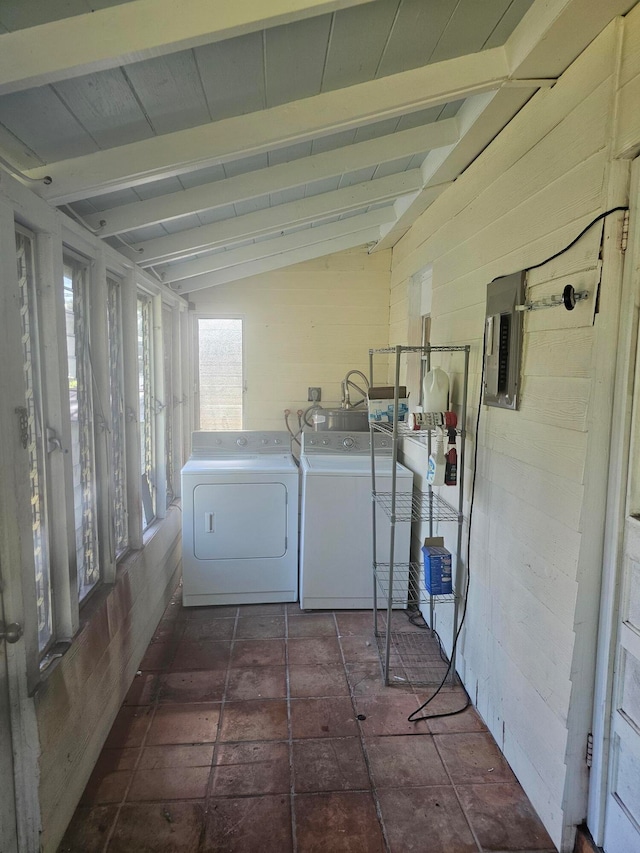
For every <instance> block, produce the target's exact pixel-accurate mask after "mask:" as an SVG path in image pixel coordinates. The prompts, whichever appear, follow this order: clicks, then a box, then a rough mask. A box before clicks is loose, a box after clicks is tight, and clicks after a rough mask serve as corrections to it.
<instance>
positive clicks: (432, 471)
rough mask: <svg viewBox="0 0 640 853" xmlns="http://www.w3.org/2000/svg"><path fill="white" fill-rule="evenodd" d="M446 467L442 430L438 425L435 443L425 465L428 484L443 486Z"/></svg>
mask: <svg viewBox="0 0 640 853" xmlns="http://www.w3.org/2000/svg"><path fill="white" fill-rule="evenodd" d="M446 467H447V459H446V457H445V455H444V430H443V428H442V427H438V430H437V434H436V444H435V447H434V448H433V451H432V453H431V456H429V464H428V466H427V483H429V485H430V486H443V485H444V473H445V469H446Z"/></svg>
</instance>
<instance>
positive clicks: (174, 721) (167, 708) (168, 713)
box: [146, 702, 220, 746]
mask: <svg viewBox="0 0 640 853" xmlns="http://www.w3.org/2000/svg"><path fill="white" fill-rule="evenodd" d="M219 718H220V705H217V704H214V703H205V702H202V703H193V704H190V705H177V704H176V705H161V706H159V707H158V710H157V711H156V715H155V717H154V720H153V723H152V724H151V727H150V729H149V735H148V737H147V741H146V743H147V746H156V745H158V744H165V743H167V744H170V743H209V742H213V741H215V739H216V735H217V731H218V720H219Z"/></svg>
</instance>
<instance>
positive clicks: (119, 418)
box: [107, 276, 129, 557]
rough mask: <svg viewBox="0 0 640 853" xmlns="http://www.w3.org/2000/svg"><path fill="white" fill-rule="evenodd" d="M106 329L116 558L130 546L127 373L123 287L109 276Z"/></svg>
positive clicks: (110, 463) (109, 435) (110, 466)
mask: <svg viewBox="0 0 640 853" xmlns="http://www.w3.org/2000/svg"><path fill="white" fill-rule="evenodd" d="M107 326H108V338H109V355H108V359H109V408H110V414H111V428H110V430H109V434H108V463H107V464H108V473H109V506H110V509H111V516H110V517H111V522H110V523H111V525H112V528H111V529H112V535H113V544H114V548H115V556H116V557H117V556H119V555H120V554H122V553H123V552H124V551H125V550H126V548H127V546H128V544H129V535H128V520H127V477H126V473H127V472H126V453H125V404H124V369H123V360H122V284H121V282H120V281H119V280H118V279H116V278H112V277H110V276H107Z"/></svg>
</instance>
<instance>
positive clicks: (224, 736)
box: [220, 699, 288, 743]
mask: <svg viewBox="0 0 640 853" xmlns="http://www.w3.org/2000/svg"><path fill="white" fill-rule="evenodd" d="M287 736H288V723H287V703H286V702H284V701H281V700H279V699H262V700H256V701H246V702H226V703H225V706H224V711H223V714H222V726H221V730H220V741H221V742H225V743H228V742H232V741H246V740H256V741H257V740H286V738H287Z"/></svg>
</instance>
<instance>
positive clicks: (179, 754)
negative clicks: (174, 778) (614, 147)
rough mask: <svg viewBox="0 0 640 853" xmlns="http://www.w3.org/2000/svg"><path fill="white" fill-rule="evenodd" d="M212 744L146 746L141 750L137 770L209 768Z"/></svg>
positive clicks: (211, 757) (211, 758)
mask: <svg viewBox="0 0 640 853" xmlns="http://www.w3.org/2000/svg"><path fill="white" fill-rule="evenodd" d="M212 760H213V744H195V745H192V744H167V745H163V746H147V747H145V748H144V749H143V750H142V755H141V757H140V762H139V763H138V767H137V769H138V770H154V769H155V768H159V767H210V766H211V762H212Z"/></svg>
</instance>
